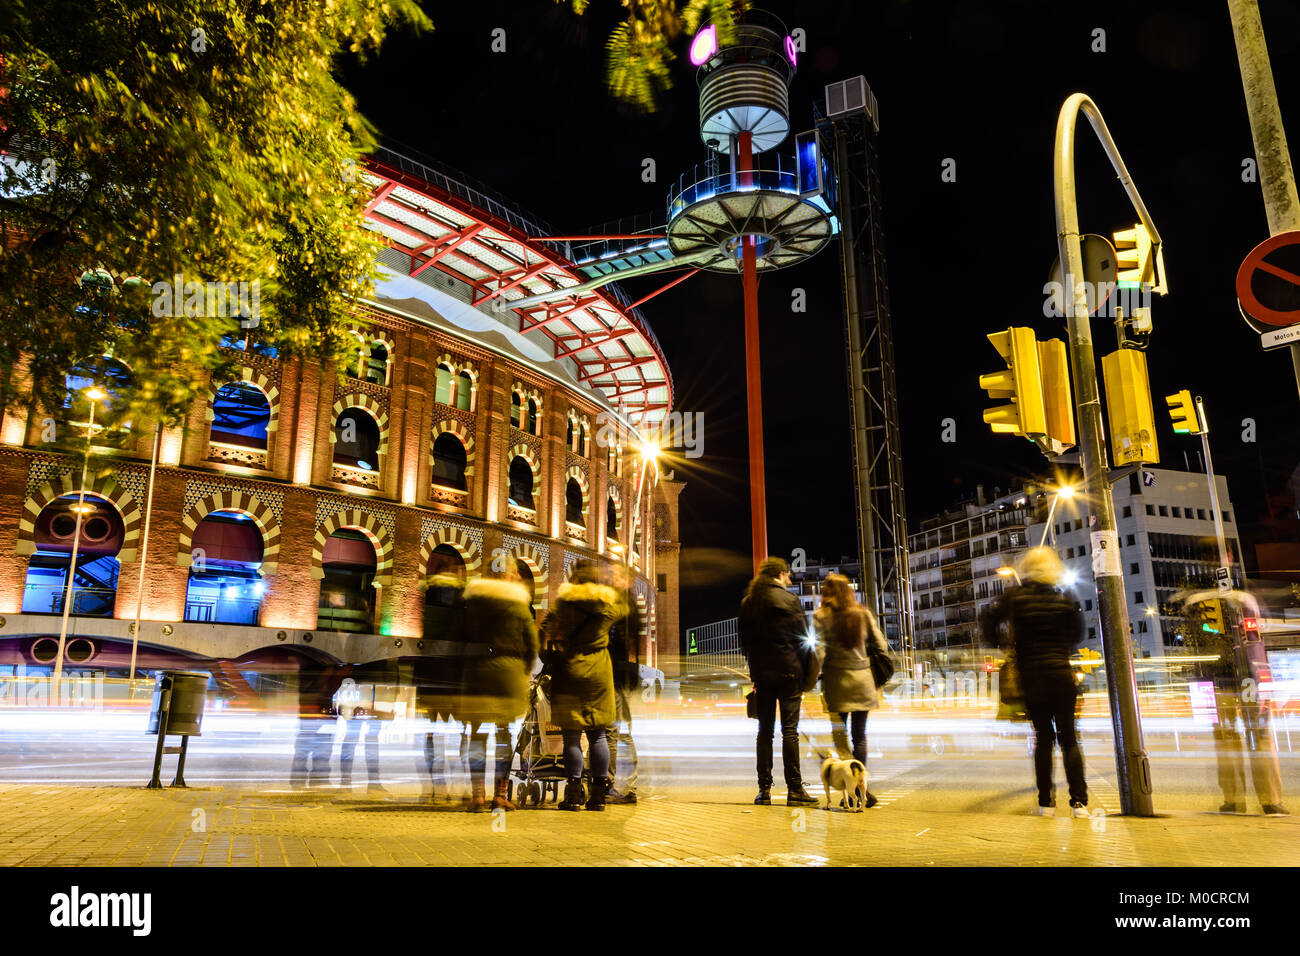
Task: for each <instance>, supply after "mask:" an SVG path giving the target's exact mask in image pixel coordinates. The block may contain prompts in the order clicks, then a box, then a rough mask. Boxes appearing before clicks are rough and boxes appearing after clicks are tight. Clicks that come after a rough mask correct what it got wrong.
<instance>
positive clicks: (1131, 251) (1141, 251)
mask: <svg viewBox="0 0 1300 956" xmlns="http://www.w3.org/2000/svg"><path fill="white" fill-rule="evenodd" d="M1113 235H1114V239H1115V265H1116V266H1117V267H1118V270H1119V271H1118V274H1117V275H1116V280H1117V281H1116V283H1115V285H1116V286H1117V287H1118V288H1121V289H1124V288H1129V289H1140V288H1142V286H1143V284H1152V285H1153V284H1154V283H1155V257H1154V256H1153V255H1152V247H1151V233H1149V232H1147V230H1146V226H1143V225H1142V224H1141V223H1139V224H1137V225H1135V226H1134V227H1133V228H1132V229H1121V230H1120V231H1119V232H1116V233H1114V234H1113Z"/></svg>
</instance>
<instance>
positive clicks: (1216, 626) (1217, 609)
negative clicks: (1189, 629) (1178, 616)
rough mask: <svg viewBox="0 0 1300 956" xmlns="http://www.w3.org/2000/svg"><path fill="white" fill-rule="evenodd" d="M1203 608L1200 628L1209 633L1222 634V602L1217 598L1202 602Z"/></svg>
mask: <svg viewBox="0 0 1300 956" xmlns="http://www.w3.org/2000/svg"><path fill="white" fill-rule="evenodd" d="M1204 607H1205V610H1204V612H1203V616H1202V620H1201V630H1202V631H1209V632H1210V633H1211V634H1222V633H1224V631H1225V630H1226V629H1225V628H1224V626H1223V602H1222V601H1220V600H1219V599H1218V598H1214V599H1213V600H1210V601H1205V602H1204Z"/></svg>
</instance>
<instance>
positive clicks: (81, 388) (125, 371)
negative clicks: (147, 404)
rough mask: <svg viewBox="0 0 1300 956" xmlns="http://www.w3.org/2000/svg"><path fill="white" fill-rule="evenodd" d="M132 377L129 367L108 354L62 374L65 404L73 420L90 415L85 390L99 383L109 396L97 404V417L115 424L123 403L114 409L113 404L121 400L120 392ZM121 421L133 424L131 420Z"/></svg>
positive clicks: (80, 364) (127, 424) (79, 420)
mask: <svg viewBox="0 0 1300 956" xmlns="http://www.w3.org/2000/svg"><path fill="white" fill-rule="evenodd" d="M131 378H132V376H131V370H130V369H129V368H127V367H126V366H125V365H123V364H122V363H121V362H119V361H118V360H117V359H114V358H109V357H108V356H107V355H101V356H99V357H98V358H95V359H91V360H90V361H87V362H81V363H79V364H78V365H76V366H74V367H73V369H72V371H71V372H69V373H68V374H67V375H65V376H64V377H63V407H64V408H65V409H66V410H67V411H68V412H69V413H70V416H71V420H72V421H75V422H84V421H86V420H87V419H88V418H89V417H90V399H88V398H87V397H86V391H87V390H88V389H90V388H92V387H97V388H99V389H100V390H101V391H103V392H105V393H106V397H105V398H101V399H100V400H99V401H98V402H97V403H96V404H95V421H96V422H98V423H100V424H104V425H109V424H113V423H114V419H115V418H116V417H120V416H121V414H122V412H123V409H122V408H120V407H119V408H117V409H114V405H115V404H116V405H118V406H120V405H121V404H122V402H121V395H122V393H123V392H124V391H125V389H126V388H127V387H128V386H129V385H130V384H131ZM121 424H122V425H123V427H129V426H130V423H129V422H125V423H121Z"/></svg>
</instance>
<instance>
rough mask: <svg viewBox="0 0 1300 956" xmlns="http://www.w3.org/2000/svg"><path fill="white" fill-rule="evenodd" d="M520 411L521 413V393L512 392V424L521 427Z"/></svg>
mask: <svg viewBox="0 0 1300 956" xmlns="http://www.w3.org/2000/svg"><path fill="white" fill-rule="evenodd" d="M519 413H520V401H519V393H518V392H511V393H510V424H511V425H513V426H514V427H515V428H519V427H521V426H520V424H519Z"/></svg>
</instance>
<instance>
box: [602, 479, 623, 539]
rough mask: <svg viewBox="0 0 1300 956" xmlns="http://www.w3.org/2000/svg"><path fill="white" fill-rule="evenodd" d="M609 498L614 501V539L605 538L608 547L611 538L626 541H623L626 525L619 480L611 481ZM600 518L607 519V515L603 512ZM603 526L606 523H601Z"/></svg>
mask: <svg viewBox="0 0 1300 956" xmlns="http://www.w3.org/2000/svg"><path fill="white" fill-rule="evenodd" d="M609 500H611V501H613V502H614V537H613V539H610V538H608V537H607V538H606V539H605V540H606V547H608V542H609V541H610V540H613V541H615V542H618V543H624V542H622V540H621V539H622V538H623V537H625V535H624V525H623V493H622V492H621V491H620V490H619V487H618V482H616V481H611V482H610V483H609ZM605 507H606V509H608V508H609V506H608V505H606V506H605ZM600 520H601V521H605V520H606V515H604V514H602V515H601V516H600ZM601 527H602V528H603V527H604V525H601Z"/></svg>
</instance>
